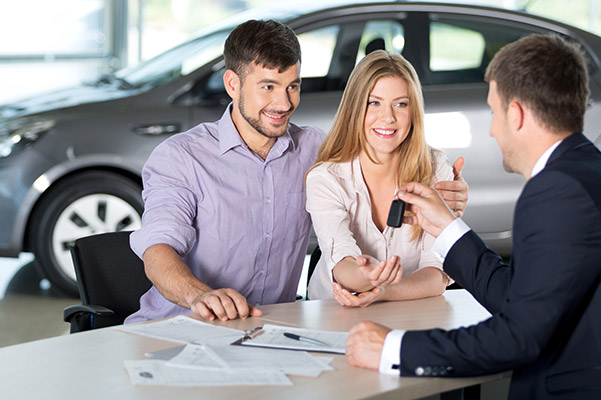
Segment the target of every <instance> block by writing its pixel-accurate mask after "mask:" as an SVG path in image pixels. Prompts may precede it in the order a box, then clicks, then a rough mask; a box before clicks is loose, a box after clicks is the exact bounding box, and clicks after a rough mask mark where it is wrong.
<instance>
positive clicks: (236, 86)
mask: <svg viewBox="0 0 601 400" xmlns="http://www.w3.org/2000/svg"><path fill="white" fill-rule="evenodd" d="M223 85H224V86H225V91H226V92H227V94H228V95H229V96H230V97H231V98H232V100H237V99H238V98H239V97H240V77H239V76H238V75H237V74H236V73H235V72H234V71H232V70H231V69H228V70H227V71H225V73H224V74H223Z"/></svg>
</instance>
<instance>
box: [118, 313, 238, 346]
mask: <svg viewBox="0 0 601 400" xmlns="http://www.w3.org/2000/svg"><path fill="white" fill-rule="evenodd" d="M114 329H118V330H122V331H126V332H131V333H136V334H138V335H144V336H150V337H154V338H158V339H164V340H170V341H173V342H179V343H203V344H210V345H228V344H230V343H232V342H233V341H234V340H236V339H239V338H240V337H241V336H243V335H244V331H241V330H238V329H231V328H225V327H223V326H217V325H213V324H209V323H206V322H202V321H198V320H196V319H193V318H190V317H186V316H183V315H180V316H178V317H174V318H170V319H166V320H163V321H158V322H151V323H148V324H133V325H122V326H119V327H118V328H114Z"/></svg>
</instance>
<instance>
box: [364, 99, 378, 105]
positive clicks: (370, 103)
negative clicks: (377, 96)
mask: <svg viewBox="0 0 601 400" xmlns="http://www.w3.org/2000/svg"><path fill="white" fill-rule="evenodd" d="M367 105H368V106H379V105H380V102H379V101H377V100H372V101H368V102H367Z"/></svg>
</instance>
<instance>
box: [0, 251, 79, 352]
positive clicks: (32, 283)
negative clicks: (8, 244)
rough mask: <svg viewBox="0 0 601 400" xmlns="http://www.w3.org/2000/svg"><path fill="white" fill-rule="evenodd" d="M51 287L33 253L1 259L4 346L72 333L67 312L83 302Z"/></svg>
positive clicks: (0, 326)
mask: <svg viewBox="0 0 601 400" xmlns="http://www.w3.org/2000/svg"><path fill="white" fill-rule="evenodd" d="M49 286H50V285H49V283H48V282H47V281H45V280H41V279H40V277H39V275H38V272H37V270H36V266H35V260H33V256H31V255H30V254H23V255H22V256H21V257H20V258H19V259H12V258H0V347H3V346H10V345H13V344H18V343H23V342H29V341H31V340H37V339H44V338H48V337H54V336H57V335H66V334H68V333H69V324H67V323H65V322H63V309H64V308H65V307H66V306H68V305H71V304H78V303H79V299H76V298H72V297H68V296H65V295H63V294H61V293H58V292H57V291H56V290H54V289H53V288H52V287H49Z"/></svg>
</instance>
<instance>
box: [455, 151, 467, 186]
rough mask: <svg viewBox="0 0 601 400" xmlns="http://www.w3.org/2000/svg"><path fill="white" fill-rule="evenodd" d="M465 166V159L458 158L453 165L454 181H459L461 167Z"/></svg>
mask: <svg viewBox="0 0 601 400" xmlns="http://www.w3.org/2000/svg"><path fill="white" fill-rule="evenodd" d="M464 165H465V158H463V157H459V158H458V159H456V160H455V162H454V163H453V175H454V180H456V181H458V180H460V179H461V171H462V170H463V166H464Z"/></svg>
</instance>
